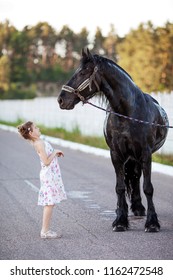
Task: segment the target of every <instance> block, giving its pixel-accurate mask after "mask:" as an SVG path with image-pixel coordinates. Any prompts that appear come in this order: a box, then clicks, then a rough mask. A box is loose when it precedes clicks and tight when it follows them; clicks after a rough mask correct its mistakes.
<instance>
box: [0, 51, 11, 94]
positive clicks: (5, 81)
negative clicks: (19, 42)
mask: <svg viewBox="0 0 173 280" xmlns="http://www.w3.org/2000/svg"><path fill="white" fill-rule="evenodd" d="M9 87H10V61H9V58H8V56H7V55H3V56H1V57H0V93H4V92H6V91H8V90H9Z"/></svg>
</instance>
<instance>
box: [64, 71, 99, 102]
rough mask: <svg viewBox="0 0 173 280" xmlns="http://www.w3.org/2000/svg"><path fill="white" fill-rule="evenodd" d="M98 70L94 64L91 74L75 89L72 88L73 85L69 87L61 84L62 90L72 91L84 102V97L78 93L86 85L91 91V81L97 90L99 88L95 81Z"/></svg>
mask: <svg viewBox="0 0 173 280" xmlns="http://www.w3.org/2000/svg"><path fill="white" fill-rule="evenodd" d="M97 71H98V67H97V66H95V67H94V71H93V73H92V74H91V76H90V77H89V78H88V79H86V80H85V81H84V82H83V83H81V84H80V85H79V86H78V87H77V88H76V89H74V88H73V87H70V86H66V85H63V86H62V90H65V91H68V92H70V93H74V94H75V95H77V96H78V97H79V98H80V100H81V101H82V102H83V103H85V101H86V99H85V97H84V96H82V95H81V94H80V92H81V91H83V90H84V89H86V88H87V87H88V86H89V90H90V91H91V90H92V82H94V84H95V85H96V87H97V89H98V91H100V88H99V85H98V83H97V81H96V73H97Z"/></svg>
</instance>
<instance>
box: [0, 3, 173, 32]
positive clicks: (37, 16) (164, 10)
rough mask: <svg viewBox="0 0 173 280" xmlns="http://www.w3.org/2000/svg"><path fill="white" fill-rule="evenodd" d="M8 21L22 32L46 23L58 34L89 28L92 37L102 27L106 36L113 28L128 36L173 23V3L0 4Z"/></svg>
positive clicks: (0, 15)
mask: <svg viewBox="0 0 173 280" xmlns="http://www.w3.org/2000/svg"><path fill="white" fill-rule="evenodd" d="M6 19H8V20H9V21H10V23H11V24H13V25H14V26H15V27H16V28H17V29H18V30H22V29H23V27H24V26H26V25H31V26H34V25H36V24H37V23H38V22H43V21H46V22H48V23H49V24H50V25H51V26H52V27H54V28H55V29H56V30H57V31H60V30H61V28H62V27H63V25H68V26H69V27H70V28H71V29H72V30H73V31H74V32H75V33H77V32H80V31H81V29H82V28H83V27H86V28H87V29H88V31H89V33H90V35H94V33H95V31H96V28H97V27H100V28H101V30H102V33H103V35H104V36H106V35H107V34H108V32H109V31H110V25H111V24H113V25H114V27H115V31H116V33H117V34H118V35H119V36H124V35H126V34H127V33H128V32H129V31H130V29H136V28H137V27H138V26H139V24H140V23H146V22H147V21H148V20H150V21H151V22H152V23H153V24H154V26H155V27H156V26H163V25H164V24H165V23H166V22H167V21H169V22H171V23H173V0H48V1H44V0H29V1H28V0H0V22H4V21H5V20H6Z"/></svg>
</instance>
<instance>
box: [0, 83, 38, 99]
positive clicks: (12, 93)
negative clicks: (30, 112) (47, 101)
mask: <svg viewBox="0 0 173 280" xmlns="http://www.w3.org/2000/svg"><path fill="white" fill-rule="evenodd" d="M35 97H36V92H35V89H34V87H32V86H30V87H29V88H24V86H23V84H21V83H12V84H11V86H10V88H9V90H8V91H3V92H1V93H0V99H32V98H35Z"/></svg>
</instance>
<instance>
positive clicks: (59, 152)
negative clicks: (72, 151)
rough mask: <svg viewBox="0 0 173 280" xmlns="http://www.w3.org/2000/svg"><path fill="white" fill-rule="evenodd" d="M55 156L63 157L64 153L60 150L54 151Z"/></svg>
mask: <svg viewBox="0 0 173 280" xmlns="http://www.w3.org/2000/svg"><path fill="white" fill-rule="evenodd" d="M56 154H57V156H58V157H64V153H63V152H62V151H60V150H56Z"/></svg>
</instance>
